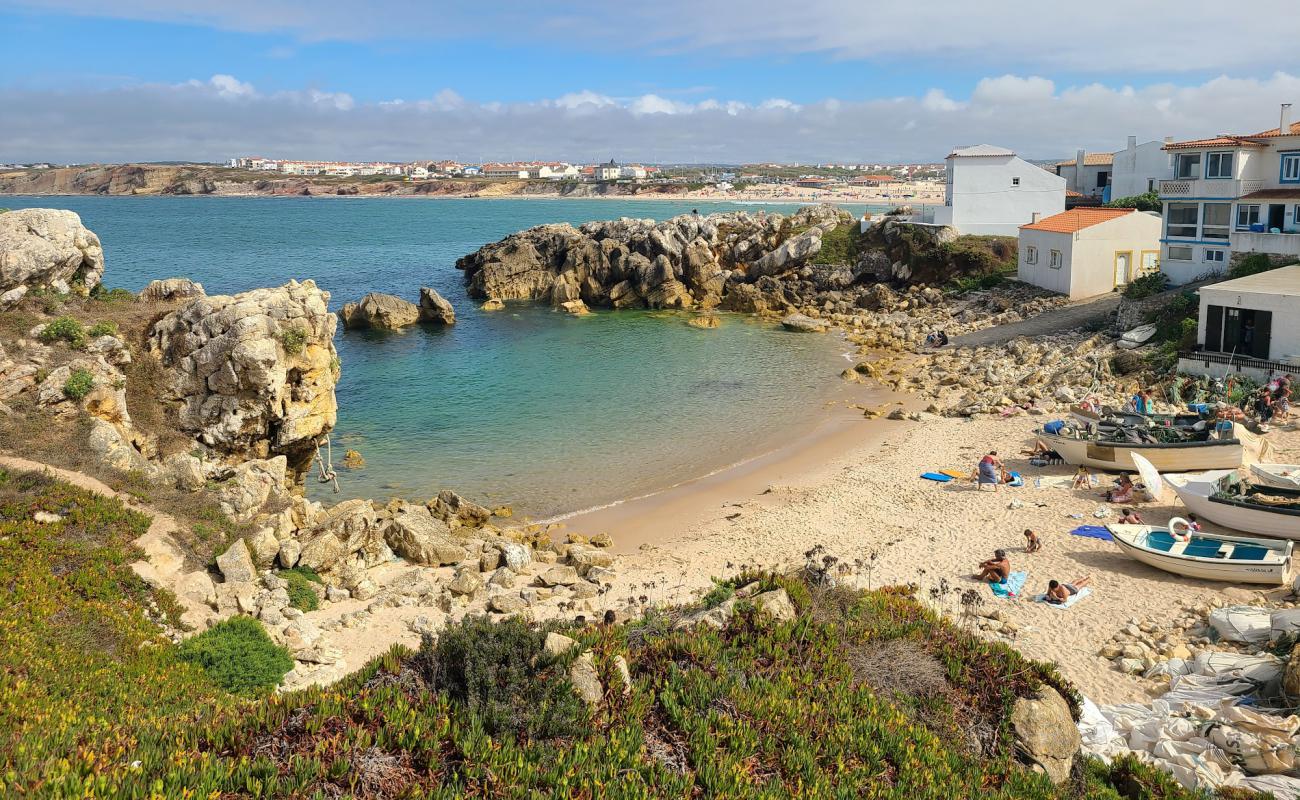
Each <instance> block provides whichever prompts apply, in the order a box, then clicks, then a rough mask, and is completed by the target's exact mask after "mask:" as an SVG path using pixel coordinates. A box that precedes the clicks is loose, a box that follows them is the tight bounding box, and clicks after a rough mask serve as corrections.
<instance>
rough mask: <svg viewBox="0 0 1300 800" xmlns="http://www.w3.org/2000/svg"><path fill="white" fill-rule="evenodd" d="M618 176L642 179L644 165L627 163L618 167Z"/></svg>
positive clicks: (644, 173) (644, 172) (643, 176)
mask: <svg viewBox="0 0 1300 800" xmlns="http://www.w3.org/2000/svg"><path fill="white" fill-rule="evenodd" d="M618 176H619V177H620V178H631V179H632V180H636V181H639V180H643V179H644V178H645V176H646V171H645V167H642V166H639V165H637V164H629V165H627V166H623V167H619V168H618Z"/></svg>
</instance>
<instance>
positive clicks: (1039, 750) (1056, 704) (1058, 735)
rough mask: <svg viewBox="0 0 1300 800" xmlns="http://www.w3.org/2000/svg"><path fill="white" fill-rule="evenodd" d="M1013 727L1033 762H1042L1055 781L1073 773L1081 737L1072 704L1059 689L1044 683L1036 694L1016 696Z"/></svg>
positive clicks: (1012, 710)
mask: <svg viewBox="0 0 1300 800" xmlns="http://www.w3.org/2000/svg"><path fill="white" fill-rule="evenodd" d="M1011 727H1012V729H1013V730H1014V731H1015V735H1016V738H1017V739H1018V740H1019V741H1020V744H1021V746H1023V747H1024V749H1025V751H1026V752H1027V753H1028V755H1029V756H1030V757H1031V758H1032V759H1033V763H1036V764H1037V765H1039V766H1041V767H1042V768H1043V769H1044V770H1045V771H1046V773H1047V775H1048V777H1050V778H1051V779H1052V780H1053V781H1054V782H1056V783H1061V782H1062V781H1065V780H1066V779H1067V778H1069V777H1070V767H1071V766H1072V765H1073V764H1074V756H1075V754H1076V753H1078V752H1079V750H1080V748H1081V747H1082V739H1081V737H1080V736H1079V729H1078V727H1076V726H1075V724H1074V718H1073V717H1072V716H1071V715H1070V706H1069V705H1068V704H1067V703H1066V702H1065V698H1064V697H1061V695H1060V693H1059V692H1057V691H1056V690H1055V689H1053V688H1051V687H1050V686H1044V687H1042V688H1041V689H1039V691H1038V694H1037V695H1036V696H1035V697H1031V698H1026V697H1022V698H1020V699H1018V700H1016V703H1015V706H1013V707H1012V709H1011Z"/></svg>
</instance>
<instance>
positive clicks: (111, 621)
mask: <svg viewBox="0 0 1300 800" xmlns="http://www.w3.org/2000/svg"><path fill="white" fill-rule="evenodd" d="M37 509H42V510H47V511H53V512H57V513H60V514H62V515H63V516H64V519H63V521H62V522H59V523H55V524H52V525H41V524H38V523H35V522H33V521H32V519H31V515H32V513H33V511H35V510H37ZM147 524H148V521H147V520H146V519H145V518H144V517H143V516H141V515H139V514H136V513H133V512H130V511H127V510H125V509H124V508H123V507H122V506H121V504H120V503H118V502H117V501H114V500H106V499H102V498H98V497H96V496H94V495H92V494H89V493H86V492H83V491H80V490H77V489H74V488H71V487H68V486H66V485H63V484H60V483H57V482H54V481H52V480H50V479H49V478H46V477H44V476H40V475H33V474H9V473H4V472H0V582H2V584H3V585H4V586H5V587H6V590H7V591H9V592H12V593H13V594H14V599H15V600H16V602H6V603H0V795H3V796H6V797H8V796H22V797H88V796H94V797H103V798H110V797H131V798H155V797H157V798H162V797H222V798H254V797H256V798H280V797H302V798H313V797H356V798H399V797H429V798H437V799H438V800H452V798H461V797H480V798H520V799H521V800H522V798H533V797H584V798H592V800H595V798H628V799H629V800H630V799H632V798H638V799H639V798H647V799H648V798H682V799H683V800H684V798H691V797H707V798H728V799H731V798H736V799H739V798H788V797H801V798H826V800H831V799H832V798H848V797H865V796H870V797H879V798H907V800H919V799H920V798H939V797H989V798H1026V799H1028V800H1049V799H1053V800H1055V799H1057V798H1060V799H1061V800H1064V799H1065V798H1080V799H1081V798H1089V800H1092V799H1093V798H1096V799H1097V800H1120V799H1121V798H1124V800H1128V798H1153V799H1156V798H1159V799H1162V800H1198V799H1201V800H1203V797H1204V796H1203V795H1201V794H1199V793H1194V792H1188V791H1186V790H1183V789H1181V788H1179V787H1178V785H1177V784H1176V783H1175V782H1174V781H1173V780H1172V778H1171V777H1170V776H1167V775H1164V774H1162V773H1159V772H1157V771H1155V770H1154V769H1152V768H1151V767H1149V766H1146V765H1143V764H1141V763H1139V762H1137V761H1135V760H1133V759H1124V758H1120V759H1116V760H1115V762H1114V763H1113V764H1112V765H1110V766H1106V765H1103V764H1101V763H1099V762H1086V763H1084V764H1083V765H1081V767H1080V768H1079V769H1078V770H1076V774H1075V776H1074V778H1073V779H1071V780H1070V781H1069V782H1067V783H1066V784H1064V785H1062V786H1060V787H1054V786H1052V785H1051V784H1050V783H1049V782H1048V781H1047V779H1046V778H1044V777H1041V776H1039V775H1036V774H1034V773H1032V772H1029V771H1028V770H1026V769H1024V768H1023V767H1022V766H1021V765H1020V764H1019V762H1018V761H1017V757H1016V746H1015V742H1014V739H1013V736H1012V733H1011V728H1010V723H1009V719H1008V718H1009V716H1010V714H1009V712H1010V709H1011V708H1012V707H1013V706H1014V704H1015V702H1016V700H1017V698H1020V697H1024V696H1028V695H1029V694H1030V693H1032V692H1035V691H1036V690H1038V689H1039V688H1040V687H1042V686H1052V687H1055V688H1056V689H1058V690H1059V691H1061V692H1062V693H1063V694H1064V696H1065V697H1066V698H1067V701H1069V702H1071V703H1072V704H1077V701H1078V698H1077V695H1075V694H1074V692H1073V691H1072V690H1071V688H1070V687H1069V686H1068V685H1067V684H1066V683H1065V682H1064V681H1063V680H1062V678H1061V676H1060V675H1059V674H1058V673H1057V672H1056V671H1055V669H1054V668H1053V667H1050V666H1048V665H1045V664H1039V663H1036V662H1032V661H1029V660H1027V659H1025V658H1024V657H1023V656H1021V655H1019V654H1018V653H1016V652H1015V651H1013V650H1011V649H1009V648H1007V647H1005V646H1004V645H1001V644H997V643H993V642H988V641H985V640H983V639H980V638H977V637H975V636H973V635H971V634H969V633H967V632H966V631H964V630H963V629H961V628H960V627H958V626H956V625H954V624H951V623H948V622H944V621H941V620H940V619H939V618H937V617H936V616H935V614H934V613H933V612H932V611H931V610H929V609H928V608H927V607H925V606H923V605H922V604H920V603H918V602H917V601H916V600H915V599H913V598H912V597H910V596H909V595H908V590H907V589H883V590H878V591H874V592H857V591H850V590H844V589H836V588H831V587H826V586H824V585H822V584H821V582H820V581H817V580H815V577H814V578H810V579H809V580H805V579H803V578H794V577H785V576H774V575H768V574H761V575H760V574H751V575H746V576H744V577H743V578H738V579H734V580H731V581H727V582H724V583H723V584H722V585H724V586H726V587H727V588H726V591H725V592H724V591H720V592H718V593H717V594H715V595H714V597H713V598H711V600H712V599H717V598H719V597H721V596H722V595H723V594H726V593H728V592H731V591H732V590H734V589H735V588H736V587H738V586H741V585H746V584H748V583H750V582H751V581H758V582H759V584H760V588H761V589H762V590H765V591H766V590H770V589H775V588H778V587H779V588H783V589H785V590H786V591H787V592H788V593H789V595H790V598H791V600H792V601H793V604H794V606H795V608H796V610H797V615H796V617H795V618H794V619H792V620H789V621H784V622H776V621H774V620H772V619H771V618H769V617H767V616H765V615H763V614H761V613H759V612H758V611H757V610H756V609H755V608H754V607H753V606H752V605H751V604H750V603H749V602H747V601H745V600H739V601H737V603H736V611H735V614H734V616H733V617H732V618H731V621H730V622H729V624H728V625H727V627H726V628H725V629H724V630H720V631H718V630H713V629H711V628H707V627H701V628H697V629H694V630H691V631H679V630H676V629H675V625H674V623H675V622H676V621H677V620H678V619H679V618H680V616H681V615H682V614H683V613H684V610H683V609H667V610H662V611H653V612H651V613H649V614H648V615H647V616H645V617H644V618H641V619H638V620H634V621H631V622H629V623H627V624H624V625H614V626H609V627H597V626H585V627H570V628H568V629H566V630H565V632H566V633H567V634H568V635H570V636H572V637H573V638H575V639H577V640H578V642H579V644H580V645H581V646H582V647H583V648H584V649H585V650H587V651H589V652H590V653H591V654H592V658H593V663H594V665H595V667H596V670H597V672H598V674H599V675H600V677H601V679H602V682H603V684H604V686H605V689H606V691H605V697H604V701H603V703H602V704H601V706H600V707H599V708H597V709H588V708H587V707H586V706H585V705H583V704H582V703H581V701H580V700H578V698H577V697H576V696H575V694H574V692H573V689H572V688H571V686H570V684H569V681H568V679H567V675H568V667H569V665H570V663H571V662H572V659H573V658H574V657H575V656H574V651H570V653H566V654H564V655H548V654H547V653H546V651H545V648H544V642H545V635H544V632H543V631H542V630H538V629H536V628H533V627H530V626H528V625H527V624H526V623H524V622H523V621H520V620H513V621H510V622H508V623H505V624H490V623H488V622H487V621H485V620H483V619H477V618H471V619H467V620H465V621H464V622H463V623H461V624H460V625H458V626H455V627H452V628H450V629H449V630H446V631H444V632H443V633H442V635H441V636H440V638H439V642H438V643H437V645H434V644H432V643H431V642H429V641H427V640H426V642H425V643H424V644H423V645H422V646H421V647H420V649H419V650H418V651H415V652H412V651H410V650H407V649H404V648H402V647H394V648H393V649H392V650H390V651H389V652H388V653H387V654H385V655H384V656H381V657H379V658H377V659H375V660H374V661H373V662H371V663H370V664H368V665H367V666H365V667H363V668H362V669H361V670H360V671H358V672H357V673H354V674H353V675H351V676H349V677H348V678H345V679H344V680H343V681H341V682H339V683H337V684H334V685H332V686H329V687H326V688H311V689H307V690H303V691H300V692H293V693H289V694H284V695H265V696H263V695H261V694H260V693H259V692H261V691H264V690H265V687H267V686H269V685H270V683H272V682H273V681H274V680H275V679H276V678H277V677H278V675H279V674H282V669H281V668H282V667H286V665H285V661H284V660H283V659H284V656H283V653H282V651H279V650H278V649H277V648H275V647H274V646H273V645H271V644H270V642H269V641H268V640H267V638H266V636H265V633H264V632H263V631H262V630H261V628H260V626H259V625H258V623H256V622H255V621H253V620H252V619H250V618H246V617H240V618H235V619H232V620H229V621H227V622H225V623H223V624H221V625H218V626H216V627H214V628H213V629H212V630H211V631H209V632H208V633H205V634H203V635H200V636H198V637H195V638H193V639H191V640H189V641H188V642H186V643H184V644H182V645H180V646H176V645H173V644H171V643H170V641H169V640H167V639H166V638H165V637H163V636H161V635H159V632H158V628H157V627H156V625H155V623H154V622H153V621H152V620H151V619H150V617H149V616H147V615H146V614H145V613H144V611H143V609H145V608H147V607H149V606H150V603H151V601H156V602H158V605H160V606H161V605H163V603H162V602H161V598H158V597H157V596H156V595H154V594H153V593H152V592H151V591H150V590H149V588H148V587H147V586H146V585H145V584H144V583H143V582H142V581H141V580H140V579H139V578H138V577H136V576H135V574H134V573H133V572H132V571H131V569H130V568H129V566H128V562H129V561H130V560H131V559H132V558H133V557H134V555H133V553H132V552H131V549H130V542H131V541H132V540H133V539H134V538H136V537H138V536H139V535H140V534H141V533H143V532H144V530H145V528H146V527H147ZM971 591H972V592H974V590H971ZM733 596H734V595H733ZM617 656H622V657H625V658H626V659H627V662H628V666H629V670H630V674H631V686H630V687H628V692H627V693H626V694H625V693H624V692H623V691H622V689H621V683H620V682H619V679H618V678H617V677H616V676H617V674H618V673H617V670H616V668H615V658H616V657H617ZM221 685H224V686H227V687H229V688H230V689H233V690H234V691H236V692H239V693H241V694H231V693H229V692H228V691H226V690H223V689H221V688H219V687H220V686H221ZM242 693H247V694H242Z"/></svg>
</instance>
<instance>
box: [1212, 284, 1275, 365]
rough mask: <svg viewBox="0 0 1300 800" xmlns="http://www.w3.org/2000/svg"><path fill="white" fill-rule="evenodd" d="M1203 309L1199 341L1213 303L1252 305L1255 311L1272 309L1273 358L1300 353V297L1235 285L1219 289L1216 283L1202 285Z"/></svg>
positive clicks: (1271, 346)
mask: <svg viewBox="0 0 1300 800" xmlns="http://www.w3.org/2000/svg"><path fill="white" fill-rule="evenodd" d="M1200 295H1201V313H1200V319H1199V321H1198V323H1197V326H1196V341H1198V342H1201V343H1202V344H1204V342H1205V322H1206V316H1207V312H1208V309H1209V307H1210V306H1223V307H1225V308H1248V309H1252V310H1254V311H1272V312H1273V321H1272V324H1271V329H1270V332H1269V336H1270V339H1269V355H1268V358H1269V360H1272V361H1285V360H1287V359H1288V358H1290V357H1293V356H1296V357H1300V314H1297V313H1296V311H1295V310H1296V308H1297V306H1300V297H1297V296H1291V295H1284V294H1255V293H1254V292H1239V291H1233V290H1231V289H1226V290H1224V289H1216V288H1214V286H1213V285H1211V286H1203V287H1201V289H1200Z"/></svg>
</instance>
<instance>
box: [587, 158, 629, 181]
mask: <svg viewBox="0 0 1300 800" xmlns="http://www.w3.org/2000/svg"><path fill="white" fill-rule="evenodd" d="M622 172H623V171H622V168H621V167H619V165H618V164H617V163H616V162H615V161H614V159H612V158H611V159H610V160H609V163H606V164H597V165H596V167H595V169H594V170H593V171H592V175H591V177H592V180H597V181H616V180H618V179H619V178H620V177H622Z"/></svg>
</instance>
